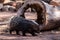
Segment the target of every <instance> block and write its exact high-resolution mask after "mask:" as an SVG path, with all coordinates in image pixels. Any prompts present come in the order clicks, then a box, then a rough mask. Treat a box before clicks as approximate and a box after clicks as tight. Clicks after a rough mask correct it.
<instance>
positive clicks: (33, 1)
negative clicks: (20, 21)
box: [17, 0, 60, 31]
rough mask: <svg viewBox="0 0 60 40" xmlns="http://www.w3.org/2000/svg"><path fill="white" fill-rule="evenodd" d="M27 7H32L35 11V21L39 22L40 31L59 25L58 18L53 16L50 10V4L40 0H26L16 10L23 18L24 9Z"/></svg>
mask: <svg viewBox="0 0 60 40" xmlns="http://www.w3.org/2000/svg"><path fill="white" fill-rule="evenodd" d="M28 8H34V9H35V10H36V12H37V20H36V22H37V23H38V24H40V30H41V31H48V30H52V29H55V28H58V27H59V26H60V25H59V23H60V20H58V19H59V18H58V17H56V18H58V19H56V18H55V16H54V15H55V14H54V13H53V12H52V9H53V8H52V6H50V5H49V4H47V3H45V2H43V1H40V0H28V1H26V2H25V3H24V4H23V6H22V7H21V8H20V9H19V10H18V12H17V13H18V15H19V16H22V17H24V18H25V15H24V13H25V11H26V10H27V9H28Z"/></svg>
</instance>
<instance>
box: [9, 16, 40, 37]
mask: <svg viewBox="0 0 60 40" xmlns="http://www.w3.org/2000/svg"><path fill="white" fill-rule="evenodd" d="M12 31H16V34H17V35H19V31H21V32H22V34H23V36H25V33H27V32H28V33H31V34H32V35H33V36H35V35H36V34H35V33H39V31H40V30H39V25H38V24H36V23H34V22H32V21H29V20H26V19H25V18H22V17H17V16H16V17H13V18H12V19H11V22H10V33H12Z"/></svg>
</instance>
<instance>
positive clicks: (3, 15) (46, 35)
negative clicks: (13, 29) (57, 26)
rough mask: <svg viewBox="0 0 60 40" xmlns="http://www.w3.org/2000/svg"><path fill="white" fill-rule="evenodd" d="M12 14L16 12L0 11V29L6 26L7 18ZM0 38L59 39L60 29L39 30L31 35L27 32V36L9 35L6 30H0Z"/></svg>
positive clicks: (10, 39)
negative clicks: (36, 34)
mask: <svg viewBox="0 0 60 40" xmlns="http://www.w3.org/2000/svg"><path fill="white" fill-rule="evenodd" d="M14 15H16V13H11V12H0V31H1V30H2V29H4V28H5V27H7V22H8V20H9V18H10V17H11V16H14ZM34 17H35V16H34ZM27 18H29V17H27ZM31 18H32V17H31ZM2 24H3V25H2ZM0 40H60V31H49V32H40V33H39V34H38V36H32V35H30V34H27V36H22V35H16V34H15V33H13V34H12V35H11V34H9V33H6V32H3V33H2V32H0Z"/></svg>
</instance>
